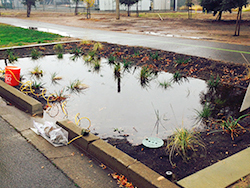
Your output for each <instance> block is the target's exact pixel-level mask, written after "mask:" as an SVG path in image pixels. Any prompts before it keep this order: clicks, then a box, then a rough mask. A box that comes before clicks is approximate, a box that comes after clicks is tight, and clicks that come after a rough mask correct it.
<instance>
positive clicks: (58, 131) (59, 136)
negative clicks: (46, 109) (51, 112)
mask: <svg viewBox="0 0 250 188" xmlns="http://www.w3.org/2000/svg"><path fill="white" fill-rule="evenodd" d="M33 124H34V127H35V130H34V129H32V130H33V131H34V132H36V133H37V134H39V135H41V136H42V137H43V138H45V139H46V140H47V141H48V142H50V143H51V144H52V145H53V146H55V147H58V146H63V145H67V144H68V132H67V131H65V130H64V129H63V128H61V127H59V126H58V125H56V124H54V123H52V122H49V121H45V122H44V124H41V123H38V122H35V121H34V122H33Z"/></svg>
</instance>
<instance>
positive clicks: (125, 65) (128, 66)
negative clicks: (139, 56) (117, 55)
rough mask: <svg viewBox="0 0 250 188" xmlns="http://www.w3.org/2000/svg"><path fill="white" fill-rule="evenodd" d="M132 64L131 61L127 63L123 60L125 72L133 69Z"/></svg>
mask: <svg viewBox="0 0 250 188" xmlns="http://www.w3.org/2000/svg"><path fill="white" fill-rule="evenodd" d="M131 65H132V63H131V61H126V60H125V59H124V60H123V68H124V70H127V69H129V68H130V67H131Z"/></svg>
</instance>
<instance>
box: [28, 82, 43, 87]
mask: <svg viewBox="0 0 250 188" xmlns="http://www.w3.org/2000/svg"><path fill="white" fill-rule="evenodd" d="M43 86H44V83H42V82H37V81H34V82H32V84H31V87H32V89H40V88H42V87H43Z"/></svg>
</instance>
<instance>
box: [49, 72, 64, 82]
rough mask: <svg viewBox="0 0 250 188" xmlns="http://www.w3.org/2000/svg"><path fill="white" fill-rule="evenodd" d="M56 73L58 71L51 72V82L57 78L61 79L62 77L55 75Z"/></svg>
mask: <svg viewBox="0 0 250 188" xmlns="http://www.w3.org/2000/svg"><path fill="white" fill-rule="evenodd" d="M57 75H58V73H56V72H54V73H52V74H51V80H52V82H55V81H57V80H61V79H62V77H60V76H57Z"/></svg>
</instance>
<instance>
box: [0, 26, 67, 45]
mask: <svg viewBox="0 0 250 188" xmlns="http://www.w3.org/2000/svg"><path fill="white" fill-rule="evenodd" d="M60 38H62V36H60V35H58V34H52V33H46V32H41V31H36V30H30V29H24V28H20V27H14V26H10V25H6V24H0V47H9V46H22V45H27V44H32V43H33V44H34V43H46V42H52V41H58V40H60Z"/></svg>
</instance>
